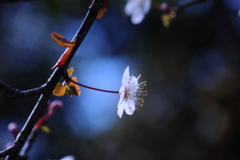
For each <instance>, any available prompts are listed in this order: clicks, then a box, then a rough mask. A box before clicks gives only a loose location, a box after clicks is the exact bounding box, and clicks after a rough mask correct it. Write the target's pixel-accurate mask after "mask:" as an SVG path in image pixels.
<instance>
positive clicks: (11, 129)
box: [8, 122, 19, 138]
mask: <svg viewBox="0 0 240 160" xmlns="http://www.w3.org/2000/svg"><path fill="white" fill-rule="evenodd" d="M8 131H9V132H10V133H12V135H13V137H15V138H16V137H17V135H18V133H19V128H18V125H17V123H15V122H12V123H10V124H9V125H8Z"/></svg>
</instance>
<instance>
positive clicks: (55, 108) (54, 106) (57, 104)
mask: <svg viewBox="0 0 240 160" xmlns="http://www.w3.org/2000/svg"><path fill="white" fill-rule="evenodd" d="M62 106H63V103H62V101H60V100H55V101H52V102H51V103H50V105H49V107H48V114H49V115H52V114H54V113H57V112H59V111H60V109H61V107H62Z"/></svg>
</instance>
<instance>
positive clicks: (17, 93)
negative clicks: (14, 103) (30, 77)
mask: <svg viewBox="0 0 240 160" xmlns="http://www.w3.org/2000/svg"><path fill="white" fill-rule="evenodd" d="M0 89H2V90H5V91H7V92H8V93H9V94H2V95H0V97H4V98H14V97H27V96H35V95H40V94H42V93H44V92H45V91H46V90H47V86H46V85H45V84H44V85H42V86H40V87H37V88H32V89H28V90H20V89H17V88H14V87H12V86H10V85H9V84H6V83H4V82H2V81H0Z"/></svg>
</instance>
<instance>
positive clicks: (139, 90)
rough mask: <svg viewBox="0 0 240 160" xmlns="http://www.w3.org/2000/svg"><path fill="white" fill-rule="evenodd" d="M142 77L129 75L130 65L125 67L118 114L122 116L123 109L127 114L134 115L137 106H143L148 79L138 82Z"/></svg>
mask: <svg viewBox="0 0 240 160" xmlns="http://www.w3.org/2000/svg"><path fill="white" fill-rule="evenodd" d="M140 77H141V75H139V76H138V77H135V76H129V66H128V67H127V68H126V69H125V71H124V73H123V78H122V86H121V88H120V90H119V96H120V99H119V102H118V111H117V114H118V116H119V117H120V118H121V117H122V114H123V111H124V110H125V112H126V114H128V115H132V114H133V113H134V111H135V110H136V108H138V107H142V106H143V102H144V101H143V98H142V96H146V95H147V91H146V90H144V87H145V86H146V81H144V82H141V83H138V79H139V78H140Z"/></svg>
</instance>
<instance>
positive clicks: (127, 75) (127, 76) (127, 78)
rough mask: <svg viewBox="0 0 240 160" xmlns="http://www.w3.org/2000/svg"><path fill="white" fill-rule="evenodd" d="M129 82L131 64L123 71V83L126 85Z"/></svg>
mask: <svg viewBox="0 0 240 160" xmlns="http://www.w3.org/2000/svg"><path fill="white" fill-rule="evenodd" d="M128 82H129V66H127V68H126V69H125V71H124V73H123V78H122V84H123V85H125V86H126V85H128Z"/></svg>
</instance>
